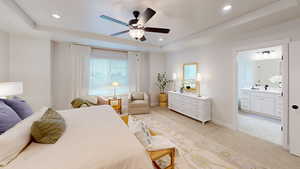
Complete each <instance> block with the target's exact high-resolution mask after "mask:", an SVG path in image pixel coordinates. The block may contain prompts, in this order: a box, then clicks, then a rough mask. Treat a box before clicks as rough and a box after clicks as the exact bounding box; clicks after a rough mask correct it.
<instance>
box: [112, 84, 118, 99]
mask: <svg viewBox="0 0 300 169" xmlns="http://www.w3.org/2000/svg"><path fill="white" fill-rule="evenodd" d="M111 85H112V86H113V87H114V99H117V95H116V88H117V87H118V86H119V83H118V82H112V84H111Z"/></svg>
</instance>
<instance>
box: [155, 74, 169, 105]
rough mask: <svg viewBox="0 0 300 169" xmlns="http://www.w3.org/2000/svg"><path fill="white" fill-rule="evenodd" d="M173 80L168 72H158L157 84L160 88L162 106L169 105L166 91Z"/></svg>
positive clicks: (160, 103)
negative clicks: (169, 77)
mask: <svg viewBox="0 0 300 169" xmlns="http://www.w3.org/2000/svg"><path fill="white" fill-rule="evenodd" d="M171 82H172V80H168V79H167V73H166V72H164V73H158V74H157V82H156V85H157V87H158V88H159V90H160V95H159V105H160V107H166V106H167V100H168V99H167V94H166V93H165V90H166V88H167V86H168V84H169V83H171Z"/></svg>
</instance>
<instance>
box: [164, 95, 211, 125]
mask: <svg viewBox="0 0 300 169" xmlns="http://www.w3.org/2000/svg"><path fill="white" fill-rule="evenodd" d="M168 100H169V104H168V108H169V109H171V110H174V111H176V112H178V113H181V114H184V115H186V116H188V117H191V118H193V119H196V120H199V121H201V122H202V123H203V124H204V123H205V122H207V121H209V120H211V102H210V99H209V98H207V97H198V96H197V95H195V94H181V93H178V92H171V91H170V92H168Z"/></svg>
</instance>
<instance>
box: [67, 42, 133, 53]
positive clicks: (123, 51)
mask: <svg viewBox="0 0 300 169" xmlns="http://www.w3.org/2000/svg"><path fill="white" fill-rule="evenodd" d="M73 44H74V45H79V46H88V47H91V48H92V49H99V50H105V51H111V52H121V53H128V52H131V51H126V50H119V49H110V48H100V47H96V46H90V45H83V44H78V43H73Z"/></svg>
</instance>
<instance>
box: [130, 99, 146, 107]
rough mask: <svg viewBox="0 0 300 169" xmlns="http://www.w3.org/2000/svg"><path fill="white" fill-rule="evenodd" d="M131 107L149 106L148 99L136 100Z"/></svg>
mask: <svg viewBox="0 0 300 169" xmlns="http://www.w3.org/2000/svg"><path fill="white" fill-rule="evenodd" d="M128 106H129V107H131V108H132V107H147V106H148V102H147V101H146V100H134V101H132V102H131V103H130V104H129V105H128Z"/></svg>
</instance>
